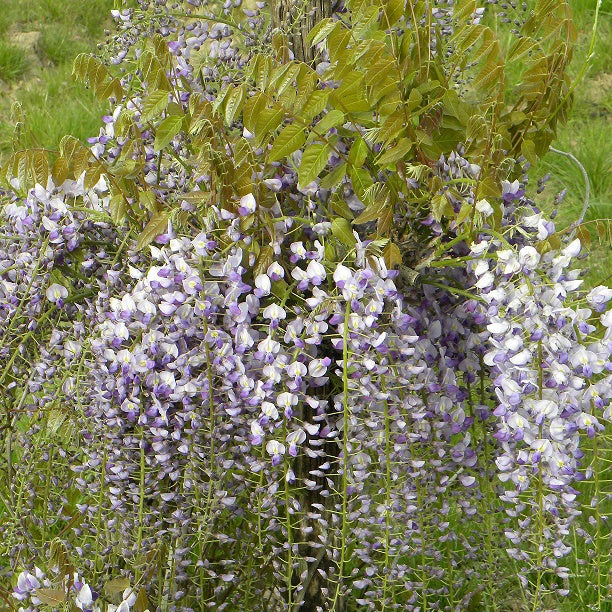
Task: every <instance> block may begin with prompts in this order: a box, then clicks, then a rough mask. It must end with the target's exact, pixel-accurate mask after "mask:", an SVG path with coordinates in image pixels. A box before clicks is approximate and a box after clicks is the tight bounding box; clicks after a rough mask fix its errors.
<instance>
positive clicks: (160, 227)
mask: <svg viewBox="0 0 612 612" xmlns="http://www.w3.org/2000/svg"><path fill="white" fill-rule="evenodd" d="M167 229H168V214H167V213H166V212H165V211H161V212H159V213H157V214H155V215H153V216H152V217H151V220H150V221H149V222H148V223H147V225H146V226H145V228H144V229H143V230H142V233H141V234H140V236H138V240H137V241H136V246H135V249H136V250H137V251H142V249H144V248H145V247H147V246H149V244H151V242H153V240H155V238H157V236H160V235H161V234H163V233H165V232H166V231H167Z"/></svg>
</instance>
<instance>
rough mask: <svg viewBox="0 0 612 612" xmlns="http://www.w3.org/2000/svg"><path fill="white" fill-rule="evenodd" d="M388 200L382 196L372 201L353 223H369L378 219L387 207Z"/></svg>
mask: <svg viewBox="0 0 612 612" xmlns="http://www.w3.org/2000/svg"><path fill="white" fill-rule="evenodd" d="M387 204H388V202H387V200H386V199H384V198H381V199H380V200H377V201H375V202H372V203H371V204H370V205H369V206H368V207H367V208H366V209H365V210H364V211H363V212H362V213H361V214H360V215H359V216H358V217H357V218H356V219H355V221H354V222H353V223H355V224H356V225H361V224H362V223H369V222H370V221H376V219H378V218H379V217H380V216H381V214H382V212H383V211H384V209H385V208H386V207H387Z"/></svg>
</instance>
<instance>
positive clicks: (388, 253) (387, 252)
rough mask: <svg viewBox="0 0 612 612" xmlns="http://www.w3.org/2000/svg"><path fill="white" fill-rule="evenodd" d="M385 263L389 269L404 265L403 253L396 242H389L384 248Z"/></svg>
mask: <svg viewBox="0 0 612 612" xmlns="http://www.w3.org/2000/svg"><path fill="white" fill-rule="evenodd" d="M383 257H384V258H385V264H386V265H387V268H389V270H395V269H397V268H398V267H399V266H401V265H402V253H401V251H400V250H399V247H398V246H397V244H395V243H394V242H388V243H387V245H386V246H385V248H384V249H383Z"/></svg>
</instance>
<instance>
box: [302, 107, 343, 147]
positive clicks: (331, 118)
mask: <svg viewBox="0 0 612 612" xmlns="http://www.w3.org/2000/svg"><path fill="white" fill-rule="evenodd" d="M342 123H344V113H343V112H342V111H341V110H339V109H337V108H334V109H333V110H330V111H329V113H327V114H326V115H325V116H324V117H323V119H321V121H319V123H317V124H316V125H315V126H314V128H313V132H312V133H311V135H310V137H309V140H310V139H312V138H316V135H317V134H319V135H321V136H325V134H327V132H329V130H331V129H332V128H334V127H337V126H339V125H341V124H342ZM315 132H316V134H315Z"/></svg>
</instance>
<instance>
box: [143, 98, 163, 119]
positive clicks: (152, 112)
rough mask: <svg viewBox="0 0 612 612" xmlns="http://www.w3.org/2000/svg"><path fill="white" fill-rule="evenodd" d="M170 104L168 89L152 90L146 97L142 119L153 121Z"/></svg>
mask: <svg viewBox="0 0 612 612" xmlns="http://www.w3.org/2000/svg"><path fill="white" fill-rule="evenodd" d="M167 106H168V92H167V91H152V92H151V93H149V95H148V96H147V97H146V98H145V101H144V104H143V105H142V120H143V121H151V120H152V119H157V117H159V116H160V115H161V114H162V113H163V112H164V111H165V110H166V107H167Z"/></svg>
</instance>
